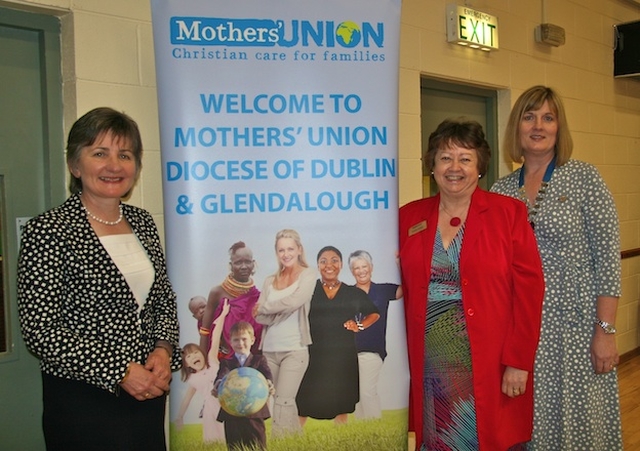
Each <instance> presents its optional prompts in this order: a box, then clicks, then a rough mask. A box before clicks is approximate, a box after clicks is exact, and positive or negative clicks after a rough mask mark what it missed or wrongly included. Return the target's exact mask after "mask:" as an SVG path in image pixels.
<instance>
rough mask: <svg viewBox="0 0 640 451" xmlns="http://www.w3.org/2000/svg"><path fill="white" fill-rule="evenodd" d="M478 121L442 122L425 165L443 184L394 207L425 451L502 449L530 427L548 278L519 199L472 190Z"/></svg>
mask: <svg viewBox="0 0 640 451" xmlns="http://www.w3.org/2000/svg"><path fill="white" fill-rule="evenodd" d="M490 155H491V152H490V149H489V145H488V143H487V141H486V140H485V137H484V133H483V131H482V127H481V126H480V124H478V123H477V122H474V121H466V122H462V121H453V120H446V121H444V122H443V123H441V124H440V125H439V126H438V128H437V129H436V131H435V132H433V133H432V134H431V136H430V137H429V147H428V150H427V152H426V154H425V158H424V160H425V164H426V165H427V167H428V169H429V170H430V171H432V172H431V174H432V176H433V178H434V180H435V181H436V183H437V185H438V188H439V194H438V195H436V196H434V197H431V198H428V199H421V200H418V201H414V202H411V203H409V204H407V205H405V206H403V207H402V208H401V209H400V265H401V270H402V286H403V288H404V290H405V291H404V297H405V312H406V323H407V340H408V350H409V367H410V372H411V396H410V403H409V410H410V413H409V429H410V430H411V431H414V432H415V434H416V443H417V444H418V447H419V449H421V450H456V451H462V450H478V449H480V450H484V451H499V450H507V449H510V448H517V447H518V446H519V445H521V444H523V443H524V442H527V441H528V440H529V439H530V437H531V429H532V417H533V398H532V377H531V375H530V373H531V371H532V369H533V361H534V355H535V352H536V348H537V344H538V338H539V331H540V315H541V310H542V299H543V294H544V280H543V276H542V267H541V262H540V256H539V254H538V250H537V246H536V241H535V237H534V235H533V231H532V229H531V226H530V225H529V223H528V221H527V212H526V208H524V206H523V204H522V203H521V202H520V203H519V202H518V201H514V199H510V198H507V197H505V196H500V195H495V194H493V193H488V192H486V191H483V190H481V189H479V188H478V179H479V178H480V177H482V175H484V174H485V172H486V170H487V166H488V163H489V158H490Z"/></svg>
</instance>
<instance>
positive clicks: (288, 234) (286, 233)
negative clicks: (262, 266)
mask: <svg viewBox="0 0 640 451" xmlns="http://www.w3.org/2000/svg"><path fill="white" fill-rule="evenodd" d="M282 238H290V239H292V240H293V241H294V242H295V243H296V245H297V246H298V247H299V248H300V254H299V255H298V264H300V266H302V267H303V268H308V267H309V264H308V263H307V258H306V257H305V255H304V247H303V246H302V240H301V239H300V234H298V232H296V231H295V230H293V229H282V230H280V231H279V232H278V233H276V242H275V246H274V248H275V250H276V256H277V255H278V241H280V240H281V239H282ZM283 270H284V266H283V265H282V262H281V261H280V259H278V272H276V274H275V277H276V279H277V278H278V276H279V275H280V273H281V272H282V271H283Z"/></svg>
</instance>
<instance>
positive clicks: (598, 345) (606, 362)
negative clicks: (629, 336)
mask: <svg viewBox="0 0 640 451" xmlns="http://www.w3.org/2000/svg"><path fill="white" fill-rule="evenodd" d="M596 327H597V329H596V331H595V333H594V335H593V338H592V339H591V349H590V351H591V363H592V364H593V370H594V371H595V372H596V374H604V373H608V372H610V371H613V370H614V369H615V368H616V367H617V366H618V363H619V362H620V356H619V355H618V347H617V345H616V337H615V335H614V334H605V333H604V332H602V331H601V330H598V329H600V327H599V326H596Z"/></svg>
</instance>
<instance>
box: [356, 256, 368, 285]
mask: <svg viewBox="0 0 640 451" xmlns="http://www.w3.org/2000/svg"><path fill="white" fill-rule="evenodd" d="M372 272H373V267H372V266H371V265H370V264H369V262H368V261H366V260H365V259H364V258H359V259H357V260H355V261H353V263H352V264H351V274H353V277H354V278H355V279H356V284H358V285H367V284H368V283H370V282H371V273H372Z"/></svg>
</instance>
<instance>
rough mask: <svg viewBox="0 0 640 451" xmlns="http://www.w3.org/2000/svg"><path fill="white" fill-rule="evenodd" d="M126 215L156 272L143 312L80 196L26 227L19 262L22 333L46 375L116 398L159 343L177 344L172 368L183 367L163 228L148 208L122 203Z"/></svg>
mask: <svg viewBox="0 0 640 451" xmlns="http://www.w3.org/2000/svg"><path fill="white" fill-rule="evenodd" d="M123 213H124V216H125V217H126V219H127V221H128V222H129V224H131V227H132V229H133V231H134V233H135V234H136V236H137V237H138V239H139V240H140V242H141V243H142V245H143V247H144V248H145V250H146V251H147V255H148V256H149V259H150V260H151V262H152V264H153V267H154V269H155V280H154V282H153V285H152V287H151V289H150V291H149V295H148V297H147V299H146V302H145V304H144V307H143V308H142V311H141V312H140V313H138V303H137V302H136V300H135V298H134V295H133V293H132V291H131V289H130V288H129V286H128V284H127V282H126V281H125V279H124V277H123V276H122V274H121V273H120V271H119V270H118V268H117V267H116V265H115V263H114V262H113V260H111V257H110V256H109V254H108V253H107V251H106V249H105V248H104V247H103V246H102V244H101V243H100V240H99V238H98V237H97V235H96V234H95V233H94V232H93V229H92V228H91V225H90V224H89V221H88V219H87V216H86V213H85V212H84V211H83V210H82V204H81V202H80V198H79V197H78V196H76V195H74V196H71V197H70V198H69V199H67V201H66V202H65V203H63V204H62V205H60V206H59V207H56V208H53V209H51V210H49V211H47V212H45V213H43V214H41V215H39V216H37V217H35V218H33V219H31V220H30V221H29V222H28V223H27V224H26V226H25V228H24V231H23V233H22V239H21V249H20V257H19V263H18V312H19V317H20V324H21V326H22V335H23V337H24V340H25V342H26V344H27V347H28V348H29V349H30V350H31V352H33V353H34V354H35V355H36V356H37V357H38V358H39V359H40V367H41V370H42V371H43V372H44V373H48V374H51V375H54V376H58V377H63V378H67V379H76V380H82V381H85V382H88V383H90V384H93V385H95V386H97V387H100V388H102V389H105V390H108V391H110V392H113V393H115V392H116V387H117V386H118V382H119V381H120V380H121V379H122V378H123V377H124V374H125V371H126V368H127V366H128V364H129V362H131V361H135V362H138V363H142V364H143V363H144V362H145V359H146V358H147V356H148V355H149V353H150V352H151V351H152V350H153V348H154V346H155V343H156V341H157V340H166V341H168V342H170V343H171V344H173V346H174V349H175V350H174V353H173V356H172V359H171V368H172V370H176V369H178V368H179V367H180V362H181V359H180V350H179V348H178V338H179V331H178V317H177V308H176V295H175V293H174V291H173V289H172V287H171V283H170V282H169V279H168V277H167V271H166V265H165V259H164V255H163V252H162V247H161V244H160V237H159V235H158V231H157V228H156V226H155V224H154V222H153V219H152V218H151V215H149V214H148V213H147V212H146V211H145V210H142V209H140V208H137V207H134V206H131V205H127V204H123Z"/></svg>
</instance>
